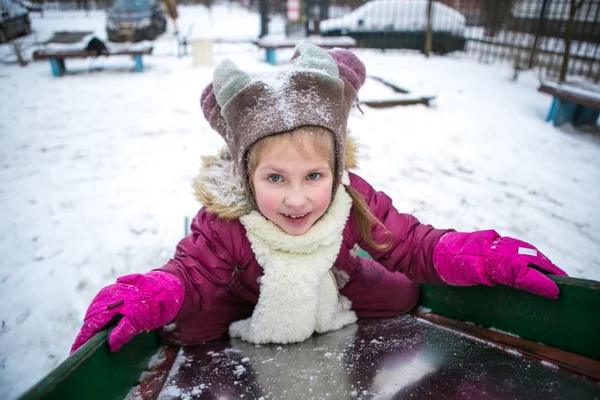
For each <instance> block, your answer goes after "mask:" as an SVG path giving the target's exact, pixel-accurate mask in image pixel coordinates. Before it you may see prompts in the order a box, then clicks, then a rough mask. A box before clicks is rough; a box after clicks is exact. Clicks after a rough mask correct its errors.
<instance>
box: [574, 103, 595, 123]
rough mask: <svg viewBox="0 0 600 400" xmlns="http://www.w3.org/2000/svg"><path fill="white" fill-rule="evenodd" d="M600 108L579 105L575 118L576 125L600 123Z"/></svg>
mask: <svg viewBox="0 0 600 400" xmlns="http://www.w3.org/2000/svg"><path fill="white" fill-rule="evenodd" d="M598 116H600V111H599V110H594V109H593V108H590V107H584V106H579V107H578V108H577V112H576V113H575V118H574V119H573V125H574V126H583V125H592V126H594V125H596V124H597V123H598Z"/></svg>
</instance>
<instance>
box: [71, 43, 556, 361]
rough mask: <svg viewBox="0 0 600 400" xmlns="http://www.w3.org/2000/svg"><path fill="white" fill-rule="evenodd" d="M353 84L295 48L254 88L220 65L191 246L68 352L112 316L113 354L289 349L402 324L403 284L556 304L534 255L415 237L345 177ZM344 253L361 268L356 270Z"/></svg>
mask: <svg viewBox="0 0 600 400" xmlns="http://www.w3.org/2000/svg"><path fill="white" fill-rule="evenodd" d="M365 75H366V71H365V67H364V66H363V64H362V63H361V62H360V61H359V60H358V58H356V56H355V55H354V54H352V53H351V52H350V51H348V50H339V49H337V50H331V51H329V52H326V51H324V50H322V49H320V48H319V47H316V46H313V45H310V44H301V45H298V46H297V47H296V50H295V54H294V57H293V58H292V61H291V63H290V64H289V65H288V66H287V67H286V68H284V69H283V70H281V71H278V72H274V73H271V74H269V76H263V77H254V78H253V77H251V76H250V75H248V74H247V73H245V72H243V71H241V70H239V69H238V68H237V67H236V66H235V65H234V64H233V63H232V62H231V61H229V60H225V61H223V62H221V63H220V64H219V65H218V66H217V67H216V69H215V73H214V79H213V83H212V84H210V85H209V86H208V87H207V88H206V89H205V90H204V92H203V93H202V97H201V106H202V110H203V112H204V115H205V117H206V118H207V120H208V121H209V122H210V124H211V126H212V127H213V128H214V129H215V130H216V131H217V132H218V133H219V134H221V135H222V136H223V138H224V139H225V141H226V143H227V151H224V152H222V153H221V154H220V155H219V156H217V157H207V158H205V159H204V167H203V169H202V171H201V173H200V175H199V177H198V178H197V180H196V182H195V189H196V194H197V197H198V198H199V200H200V201H201V202H202V204H203V208H202V209H200V211H199V212H198V214H197V215H196V217H195V218H194V220H193V222H192V226H191V230H192V233H191V235H189V236H188V237H186V238H184V239H183V240H182V241H181V242H180V243H179V245H178V246H177V250H176V252H175V255H174V258H173V259H172V260H170V261H169V262H168V263H167V264H166V265H165V266H163V267H162V268H160V269H158V270H155V271H151V272H149V273H147V274H133V275H128V276H124V277H122V278H119V279H118V280H117V283H116V284H113V285H110V286H108V287H106V288H104V289H102V290H101V291H100V293H99V294H98V295H97V296H96V297H95V298H94V300H93V301H92V304H91V305H90V307H89V309H88V311H87V313H86V316H85V320H84V325H83V327H82V328H81V331H80V332H79V335H78V336H77V338H76V340H75V343H74V344H73V347H72V350H71V351H72V352H73V351H75V350H77V349H78V348H79V347H80V346H81V345H82V344H83V343H85V342H86V341H87V340H88V339H89V338H91V337H92V336H93V335H94V334H95V333H96V332H98V331H99V330H101V329H102V328H103V327H104V326H105V325H106V324H108V323H109V321H110V320H111V319H112V318H113V317H115V316H117V315H121V316H122V318H121V320H120V321H119V323H118V325H117V326H116V327H115V329H113V331H112V333H111V334H110V336H109V338H108V343H109V346H110V348H111V349H112V350H113V351H116V350H118V349H119V348H120V347H121V346H122V345H123V344H124V343H125V342H127V341H128V340H130V339H131V338H132V337H133V336H134V335H136V334H137V333H140V332H142V331H147V330H152V329H157V328H161V327H162V329H161V331H160V334H161V336H162V338H163V340H164V341H166V342H168V343H176V344H192V343H199V342H204V341H208V340H212V339H216V338H218V337H220V336H222V335H223V334H224V333H227V332H229V334H230V335H231V336H233V337H241V338H242V339H244V340H247V341H250V342H253V343H292V342H298V341H302V340H305V339H306V338H308V337H310V336H311V335H312V334H313V333H314V332H315V331H316V332H326V331H330V330H334V329H338V328H340V327H342V326H344V325H347V324H351V323H353V322H355V321H356V319H357V318H369V317H392V316H396V315H399V314H402V313H405V312H407V311H409V310H410V309H411V308H412V307H414V306H415V304H416V303H417V301H418V297H419V293H418V285H417V283H430V284H438V285H445V284H449V285H476V284H485V285H488V286H493V285H495V284H496V283H501V284H505V285H512V286H515V287H517V288H519V289H524V290H528V291H530V292H533V293H536V294H539V295H542V296H546V297H549V298H556V297H558V287H557V286H556V285H555V284H554V283H553V282H552V281H551V280H550V279H549V278H548V277H546V276H545V275H544V274H543V273H542V272H539V271H538V269H539V270H542V271H544V272H549V273H552V274H557V275H566V274H565V273H564V272H563V271H562V270H560V269H559V268H558V267H556V266H555V265H553V264H552V263H551V262H550V261H549V260H548V259H547V258H546V257H545V256H544V255H543V254H542V253H541V252H539V251H538V250H537V249H536V248H535V247H534V246H532V245H530V244H527V243H525V242H522V241H519V240H516V239H512V238H509V237H501V236H500V235H499V234H497V233H496V232H494V231H492V230H489V231H479V232H472V233H459V232H454V231H452V230H439V229H434V228H433V227H431V226H429V225H422V224H420V223H419V221H417V219H416V218H415V217H413V216H411V215H407V214H400V213H398V211H397V210H396V209H395V208H394V207H393V205H392V200H391V199H390V198H389V197H388V196H387V195H385V194H384V193H382V192H377V191H375V190H374V189H373V188H372V187H371V186H370V185H369V184H368V183H367V182H365V181H364V180H363V179H361V178H360V177H359V176H357V175H355V174H352V173H349V172H347V169H350V168H352V167H354V166H355V165H354V164H355V154H354V152H355V151H354V146H353V144H352V142H351V141H349V140H348V139H347V135H346V125H347V120H348V114H349V112H350V109H351V108H352V105H353V104H354V102H355V101H356V98H357V92H358V90H359V88H360V87H361V86H362V84H363V83H364V80H365ZM357 246H358V247H360V248H362V249H364V250H366V251H367V252H368V253H369V254H370V255H371V256H372V257H373V259H366V258H362V257H357V256H356V251H355V249H356V248H357Z"/></svg>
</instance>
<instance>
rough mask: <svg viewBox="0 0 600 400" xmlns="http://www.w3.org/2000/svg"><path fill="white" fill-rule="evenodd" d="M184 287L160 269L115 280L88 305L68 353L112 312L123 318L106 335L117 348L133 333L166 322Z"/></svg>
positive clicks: (172, 315) (179, 303)
mask: <svg viewBox="0 0 600 400" xmlns="http://www.w3.org/2000/svg"><path fill="white" fill-rule="evenodd" d="M183 294H184V289H183V285H182V283H181V282H180V281H179V279H177V278H176V277H175V276H173V275H171V274H169V273H167V272H161V271H152V272H149V273H147V274H132V275H127V276H123V277H121V278H119V279H117V283H115V284H113V285H109V286H107V287H105V288H104V289H102V290H100V292H99V293H98V294H97V295H96V297H95V298H94V300H92V304H90V307H89V308H88V310H87V312H86V314H85V318H84V320H83V327H82V328H81V330H80V331H79V334H78V335H77V338H76V339H75V343H73V346H72V347H71V354H73V352H74V351H75V350H77V349H78V348H79V347H81V346H82V345H83V344H84V343H85V342H87V341H88V340H89V339H90V338H91V337H92V336H94V335H95V334H96V333H98V332H99V331H101V330H102V328H104V327H105V326H106V325H107V324H108V323H109V322H110V320H111V319H112V318H113V317H115V316H116V315H122V316H123V318H121V320H120V321H119V323H118V324H117V326H116V327H115V328H114V329H113V330H112V332H111V334H110V337H109V338H108V345H109V347H110V349H111V351H117V350H119V349H120V348H121V346H123V345H124V344H125V343H126V342H128V341H129V340H131V339H132V338H133V337H134V336H135V335H137V334H138V333H140V332H143V331H151V330H153V329H156V328H158V327H161V326H163V325H166V324H168V323H169V322H171V321H172V320H173V318H175V316H176V315H177V313H178V312H179V309H180V308H181V303H182V301H183Z"/></svg>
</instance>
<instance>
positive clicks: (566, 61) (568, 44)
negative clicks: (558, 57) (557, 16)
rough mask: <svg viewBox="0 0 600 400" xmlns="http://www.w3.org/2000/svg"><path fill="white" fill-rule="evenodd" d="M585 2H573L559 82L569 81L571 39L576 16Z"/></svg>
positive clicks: (572, 0)
mask: <svg viewBox="0 0 600 400" xmlns="http://www.w3.org/2000/svg"><path fill="white" fill-rule="evenodd" d="M582 3H583V0H581V1H580V2H579V4H576V3H575V0H571V8H570V10H569V22H568V23H567V32H566V33H565V52H564V54H563V62H562V66H561V67H560V76H559V78H558V80H559V82H564V81H565V80H566V79H567V71H568V70H569V57H570V56H571V38H572V36H573V24H574V23H575V14H576V13H577V9H578V8H579V7H580V6H581V4H582Z"/></svg>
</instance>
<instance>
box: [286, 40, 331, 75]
mask: <svg viewBox="0 0 600 400" xmlns="http://www.w3.org/2000/svg"><path fill="white" fill-rule="evenodd" d="M291 60H292V61H293V62H294V64H295V65H296V67H297V68H298V69H309V70H310V69H312V70H319V71H323V72H325V73H326V74H327V75H330V76H332V77H334V78H339V76H340V74H339V71H338V67H337V65H336V63H335V60H334V59H333V58H332V57H331V55H329V54H328V53H327V52H326V51H325V50H323V49H322V48H320V47H319V46H315V45H314V44H311V43H300V44H298V45H297V46H296V48H295V49H294V55H293V56H292V58H291Z"/></svg>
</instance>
